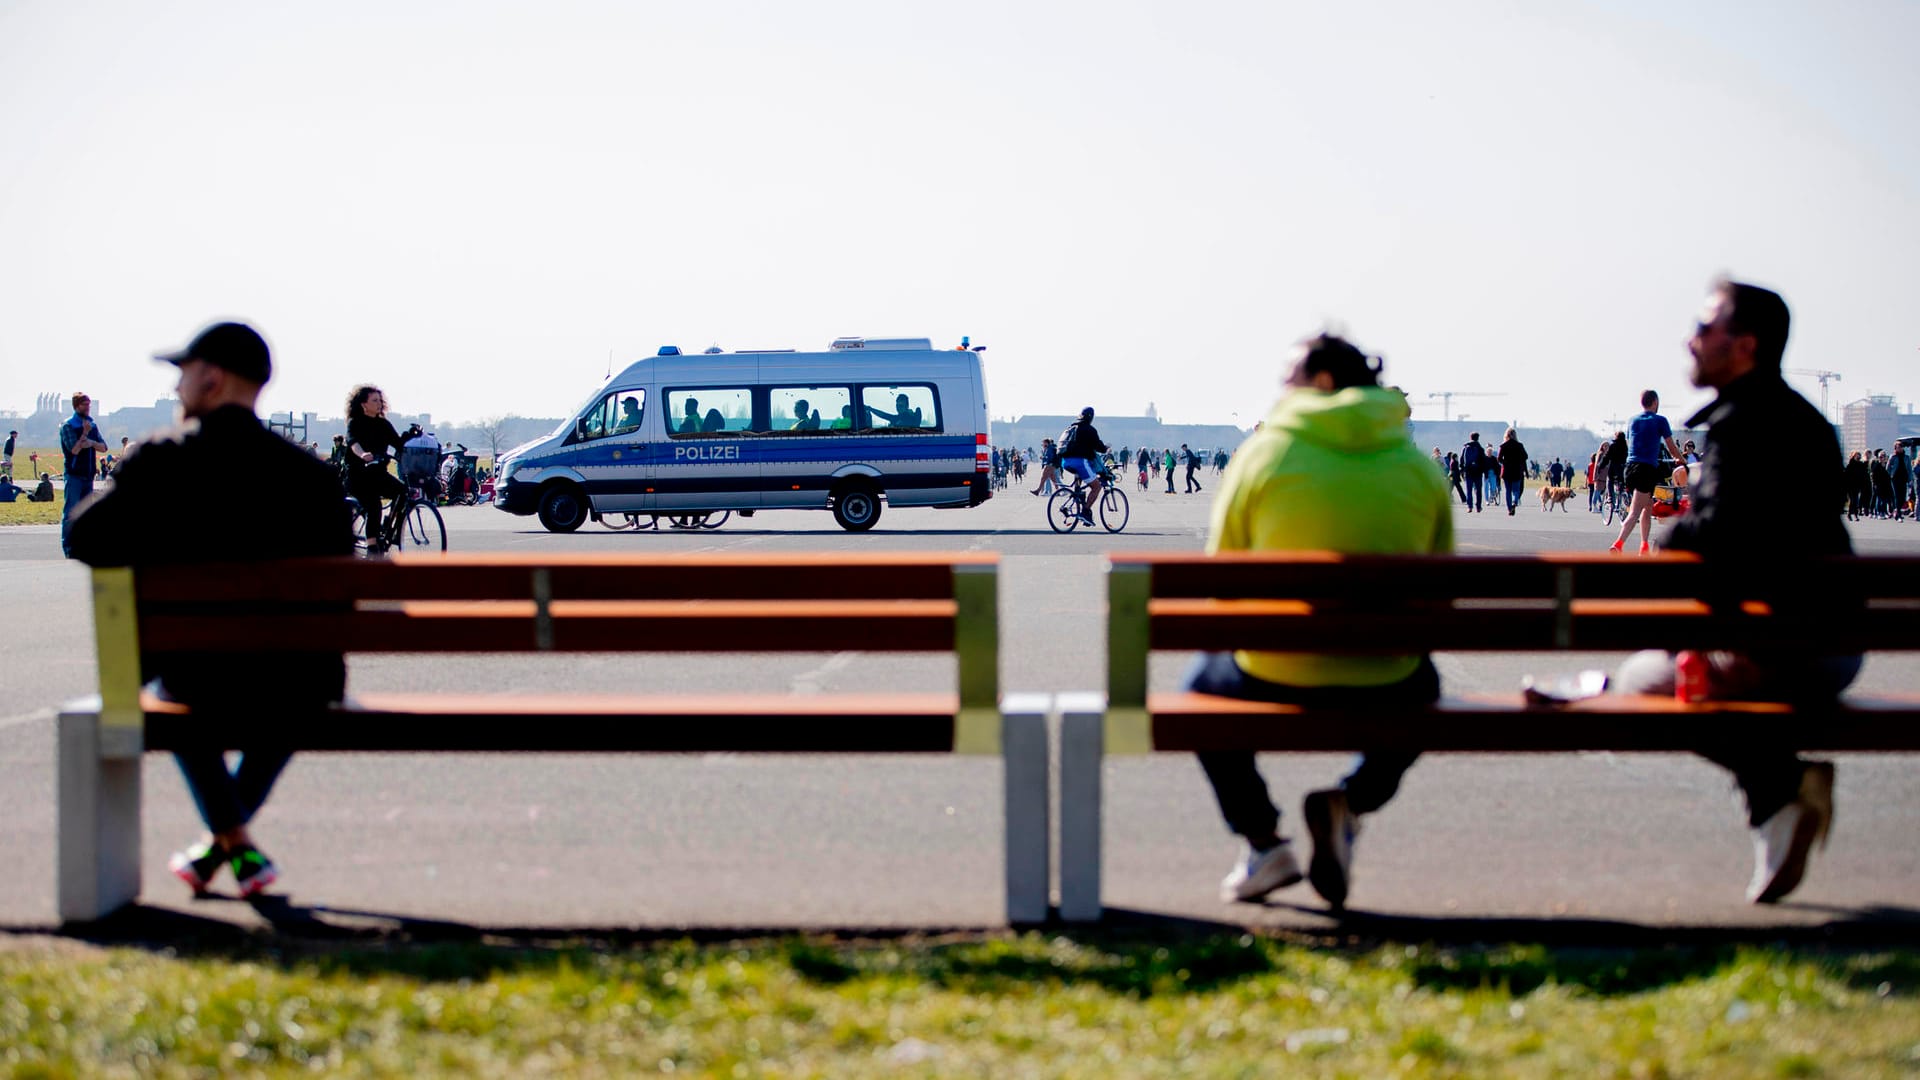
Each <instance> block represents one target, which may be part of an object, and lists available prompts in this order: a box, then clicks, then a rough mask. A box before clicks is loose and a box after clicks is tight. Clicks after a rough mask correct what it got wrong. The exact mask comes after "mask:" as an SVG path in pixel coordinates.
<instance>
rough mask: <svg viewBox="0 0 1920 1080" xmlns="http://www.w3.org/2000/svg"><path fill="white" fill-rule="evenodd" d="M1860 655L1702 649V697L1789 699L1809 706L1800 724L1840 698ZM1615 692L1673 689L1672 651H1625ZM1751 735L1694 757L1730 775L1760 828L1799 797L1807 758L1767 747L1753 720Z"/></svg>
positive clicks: (1761, 730)
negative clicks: (1761, 654) (1759, 654)
mask: <svg viewBox="0 0 1920 1080" xmlns="http://www.w3.org/2000/svg"><path fill="white" fill-rule="evenodd" d="M1861 663H1862V658H1861V657H1858V656H1809V657H1779V656H1769V657H1765V658H1764V659H1761V658H1755V657H1749V656H1746V655H1743V654H1741V653H1731V652H1709V653H1707V697H1708V698H1709V699H1722V700H1740V701H1787V702H1793V703H1795V704H1796V705H1799V706H1801V707H1802V708H1807V707H1809V706H1810V707H1812V708H1813V709H1814V710H1816V711H1814V712H1810V713H1809V714H1808V715H1807V716H1805V717H1804V718H1802V719H1801V720H1800V723H1801V725H1802V726H1811V725H1814V724H1818V723H1819V713H1818V712H1817V709H1818V707H1819V705H1820V704H1821V703H1822V702H1830V701H1832V700H1833V699H1834V698H1836V697H1838V696H1840V691H1842V690H1845V689H1846V688H1847V687H1848V686H1849V685H1850V684H1851V683H1852V682H1853V680H1854V679H1855V678H1856V677H1858V676H1859V674H1860V666H1861ZM1612 690H1613V692H1614V693H1617V694H1659V695H1662V696H1666V697H1671V696H1672V695H1673V654H1672V653H1670V652H1666V651H1664V650H1661V649H1647V650H1644V651H1642V652H1637V653H1634V654H1633V655H1632V656H1629V657H1627V660H1626V662H1625V663H1623V664H1621V665H1620V670H1619V671H1617V672H1615V673H1614V676H1613V685H1612ZM1752 730H1753V732H1754V738H1753V739H1752V740H1751V742H1750V744H1749V745H1748V746H1746V747H1742V748H1740V749H1737V750H1712V751H1706V750H1703V751H1700V756H1701V757H1704V758H1706V759H1707V760H1708V761H1711V762H1713V763H1714V764H1715V765H1718V766H1720V767H1721V768H1724V769H1726V770H1727V771H1728V772H1731V773H1732V774H1733V779H1734V782H1735V783H1737V784H1739V785H1740V790H1741V791H1742V792H1744V793H1745V794H1746V797H1747V820H1748V823H1749V824H1752V825H1755V826H1758V825H1760V824H1761V823H1762V822H1764V821H1766V820H1767V819H1768V818H1770V817H1772V816H1773V815H1774V814H1776V813H1778V812H1779V811H1780V809H1781V808H1782V807H1784V806H1786V805H1787V804H1788V803H1790V802H1792V801H1793V800H1794V799H1796V798H1798V797H1799V795H1800V777H1801V774H1803V773H1804V772H1806V768H1807V763H1806V762H1805V761H1803V760H1801V758H1800V756H1799V755H1798V754H1796V753H1795V752H1794V751H1792V750H1790V749H1784V748H1781V747H1778V746H1768V745H1767V744H1766V743H1767V740H1766V737H1765V734H1764V733H1765V730H1766V728H1765V726H1764V725H1761V724H1755V725H1753V729H1752Z"/></svg>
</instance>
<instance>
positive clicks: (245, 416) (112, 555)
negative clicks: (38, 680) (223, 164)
mask: <svg viewBox="0 0 1920 1080" xmlns="http://www.w3.org/2000/svg"><path fill="white" fill-rule="evenodd" d="M157 359H160V360H163V361H165V362H167V363H170V364H173V365H175V366H176V367H178V368H179V369H180V376H179V384H178V387H177V393H178V396H179V398H180V411H181V413H182V414H183V415H184V416H185V417H186V423H185V424H184V425H182V426H181V427H179V428H177V429H175V430H173V431H171V432H168V433H166V434H163V435H161V436H157V437H155V438H152V439H146V440H143V441H142V442H141V443H140V444H139V445H137V446H136V447H135V448H134V449H133V451H132V452H131V453H129V454H128V455H127V456H126V457H125V458H123V459H122V460H121V462H120V469H119V471H118V472H117V473H115V476H114V483H113V486H112V487H111V488H108V489H106V490H105V491H102V492H101V493H100V494H98V495H96V496H95V497H93V498H92V499H90V500H88V501H87V502H86V503H84V504H82V505H81V507H80V512H79V513H78V514H76V515H75V516H74V520H73V531H72V545H73V553H74V556H75V557H76V558H78V559H80V560H81V561H82V562H85V563H87V564H88V565H90V566H136V567H137V566H156V565H168V564H178V563H199V562H207V561H219V562H238V563H245V562H255V561H264V560H271V559H283V558H294V557H300V556H326V555H346V554H349V553H351V552H352V550H353V532H352V528H351V526H350V525H349V524H348V515H347V504H346V501H345V500H344V499H342V498H341V497H340V483H339V480H338V479H337V478H336V477H335V475H334V473H333V471H332V470H331V469H329V468H328V467H327V466H326V464H325V463H323V462H321V461H318V460H316V459H315V458H314V457H313V455H311V454H309V453H307V452H306V451H305V450H303V449H301V448H300V447H298V446H295V445H294V444H292V443H290V442H288V441H287V440H285V439H283V438H281V437H280V436H278V435H276V434H274V433H273V432H271V431H269V430H268V429H267V428H266V427H265V426H263V425H262V424H261V423H260V417H259V414H258V413H257V412H256V411H255V410H256V408H257V406H258V401H259V396H260V388H261V387H262V386H264V385H265V384H266V382H267V380H268V379H270V378H272V376H273V361H272V356H271V354H270V352H269V350H268V348H267V343H266V341H265V340H264V339H263V338H261V337H260V335H259V334H258V333H257V332H255V331H254V330H253V329H252V328H251V327H249V326H246V325H244V324H241V323H218V324H215V325H213V326H210V327H208V328H207V329H206V330H204V331H202V332H201V333H200V334H199V335H197V336H196V337H195V338H194V339H193V341H192V343H191V344H189V345H188V346H187V347H186V348H185V349H181V350H179V351H177V352H173V353H167V354H163V355H161V356H159V357H158V358H157ZM209 477H218V478H219V481H220V483H221V484H222V485H223V486H225V488H226V489H227V490H229V491H235V492H267V493H270V494H271V498H272V506H273V512H272V513H270V514H262V513H261V512H260V503H259V502H258V501H257V500H253V499H245V498H221V499H204V498H190V497H186V496H183V494H182V493H183V492H186V493H189V494H190V493H191V492H192V491H193V490H194V486H195V485H197V484H203V483H205V482H206V480H207V478H209ZM327 610H331V607H328V609H327ZM316 613H319V614H325V613H327V611H326V610H317V611H316ZM140 667H141V671H142V673H143V674H144V675H146V676H147V677H149V678H151V679H152V680H153V682H152V683H151V684H150V686H149V688H148V689H149V690H151V691H152V692H154V693H155V694H157V695H158V696H160V697H161V698H163V699H165V700H170V701H178V702H184V703H186V704H187V705H190V706H192V707H193V709H194V710H195V711H196V712H201V711H205V712H228V713H232V712H235V711H240V712H244V713H247V714H252V715H257V716H259V718H260V726H261V731H262V734H263V736H264V737H265V738H268V739H271V731H270V728H271V726H272V724H273V723H274V722H276V721H277V720H278V719H279V717H280V716H281V715H282V714H283V713H287V712H307V713H309V714H311V713H312V712H315V711H317V710H319V709H321V708H323V707H325V706H326V705H328V704H329V703H333V702H338V701H340V700H341V698H342V696H343V692H344V691H345V689H346V679H347V669H346V664H345V662H344V661H343V660H342V658H341V654H340V653H339V651H337V650H335V651H330V652H318V653H278V654H261V655H258V656H247V657H236V656H228V655H218V654H208V653H181V652H164V653H149V654H146V655H143V656H142V657H141V662H140ZM242 749H243V751H244V752H243V753H242V754H241V756H240V759H239V762H238V765H237V767H235V768H233V769H229V768H228V766H227V761H226V755H225V754H223V753H222V752H220V751H218V750H199V751H182V752H180V753H177V754H175V755H174V759H175V761H176V762H177V763H178V764H179V766H180V772H181V775H182V776H183V777H184V778H185V780H186V784H187V790H188V792H189V793H191V794H192V796H193V801H194V803H195V805H196V806H198V807H199V810H200V816H201V819H202V821H203V822H204V823H205V824H206V827H207V835H206V836H205V837H204V838H202V839H201V841H200V842H199V843H197V844H194V845H192V846H189V847H188V848H186V849H185V850H183V851H180V852H178V853H176V854H175V855H174V856H173V858H172V859H171V860H169V862H168V866H169V868H170V869H171V870H172V871H173V873H174V874H175V875H176V876H177V877H179V878H180V879H181V880H182V881H185V882H186V883H187V885H188V886H189V887H191V888H192V889H193V890H194V892H195V893H204V892H205V891H206V890H207V888H208V886H209V885H211V884H212V882H213V880H214V878H215V876H216V875H218V874H219V873H220V871H221V870H222V869H226V870H228V871H230V872H231V873H232V874H233V878H234V882H235V884H236V885H237V886H238V887H239V891H240V895H241V896H243V897H247V896H252V895H254V894H256V893H258V892H260V891H261V890H263V889H265V888H266V887H267V886H269V885H271V884H273V882H274V880H275V879H276V878H277V877H278V870H277V868H276V867H275V866H274V865H273V862H272V861H271V860H270V859H268V858H267V856H266V855H265V854H264V853H262V852H261V850H260V848H259V846H258V845H257V844H256V843H255V842H254V839H253V836H252V834H251V833H250V832H249V831H248V826H249V824H250V823H251V822H252V820H253V818H254V816H255V815H256V814H257V813H259V811H260V808H261V806H263V805H264V804H265V803H266V801H267V795H268V793H269V792H271V791H272V789H273V785H274V782H275V781H276V780H277V779H278V778H279V776H280V774H281V772H282V771H283V770H284V769H285V768H286V766H287V762H288V761H289V760H290V758H291V755H290V754H289V753H287V752H286V751H282V750H261V749H246V748H244V747H243V748H242Z"/></svg>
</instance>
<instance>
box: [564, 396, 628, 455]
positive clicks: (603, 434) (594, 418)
mask: <svg viewBox="0 0 1920 1080" xmlns="http://www.w3.org/2000/svg"><path fill="white" fill-rule="evenodd" d="M646 400H647V391H646V390H645V389H644V388H635V389H631V390H615V391H614V392H613V393H611V394H608V395H607V396H606V397H603V398H601V399H600V400H599V402H597V403H596V404H595V405H594V406H593V408H591V409H588V410H587V412H586V414H585V415H583V416H581V417H580V423H579V424H578V425H577V426H576V427H575V428H574V432H573V437H572V438H571V439H569V440H568V441H569V442H592V441H593V440H595V439H604V438H608V437H610V436H614V435H630V434H632V433H633V432H636V431H639V430H640V417H641V415H642V412H641V409H642V406H643V404H644V403H645V402H646Z"/></svg>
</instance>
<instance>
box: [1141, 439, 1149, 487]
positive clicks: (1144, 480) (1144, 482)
mask: <svg viewBox="0 0 1920 1080" xmlns="http://www.w3.org/2000/svg"><path fill="white" fill-rule="evenodd" d="M1147 457H1148V455H1147V448H1146V447H1144V446H1143V447H1141V448H1140V454H1139V458H1140V483H1139V489H1140V490H1141V491H1145V490H1147V467H1148V465H1149V462H1148V461H1147Z"/></svg>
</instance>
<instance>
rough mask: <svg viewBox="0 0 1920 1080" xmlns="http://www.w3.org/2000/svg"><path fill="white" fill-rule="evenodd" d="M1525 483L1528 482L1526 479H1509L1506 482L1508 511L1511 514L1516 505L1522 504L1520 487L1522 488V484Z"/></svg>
mask: <svg viewBox="0 0 1920 1080" xmlns="http://www.w3.org/2000/svg"><path fill="white" fill-rule="evenodd" d="M1525 483H1526V481H1524V480H1508V481H1507V482H1506V484H1507V513H1509V514H1511V513H1513V509H1514V507H1516V506H1519V505H1520V488H1521V485H1523V484H1525Z"/></svg>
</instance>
